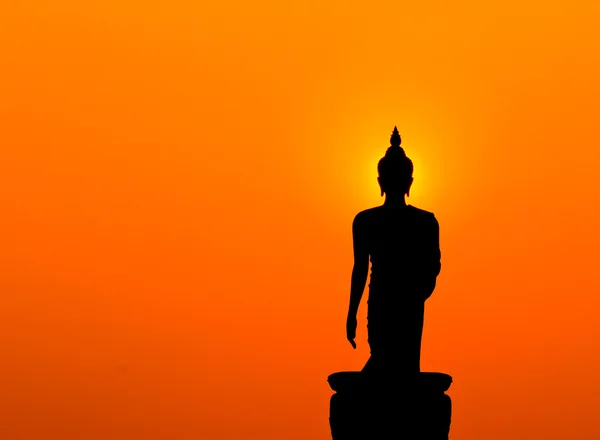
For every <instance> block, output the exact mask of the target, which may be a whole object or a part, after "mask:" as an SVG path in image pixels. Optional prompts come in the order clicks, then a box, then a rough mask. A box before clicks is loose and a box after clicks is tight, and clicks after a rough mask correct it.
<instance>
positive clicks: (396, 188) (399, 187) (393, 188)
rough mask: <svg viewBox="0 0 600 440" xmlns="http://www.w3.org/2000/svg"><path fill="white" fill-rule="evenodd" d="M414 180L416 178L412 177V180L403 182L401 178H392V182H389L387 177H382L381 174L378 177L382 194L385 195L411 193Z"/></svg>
mask: <svg viewBox="0 0 600 440" xmlns="http://www.w3.org/2000/svg"><path fill="white" fill-rule="evenodd" d="M413 181H414V178H413V177H411V178H410V181H409V182H408V184H407V183H406V182H402V181H399V180H395V181H394V180H392V181H390V182H387V181H386V180H385V179H382V178H381V176H380V177H378V178H377V182H378V183H379V188H380V189H381V196H382V197H383V195H384V194H386V193H387V194H394V195H395V194H398V193H400V194H406V195H409V193H410V187H411V186H412V183H413Z"/></svg>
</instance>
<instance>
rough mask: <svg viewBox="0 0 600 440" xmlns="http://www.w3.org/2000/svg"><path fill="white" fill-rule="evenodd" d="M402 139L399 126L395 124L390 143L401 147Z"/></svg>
mask: <svg viewBox="0 0 600 440" xmlns="http://www.w3.org/2000/svg"><path fill="white" fill-rule="evenodd" d="M401 142H402V139H401V138H400V133H398V127H396V126H394V131H393V132H392V137H391V138H390V144H391V146H392V147H399V146H400V143H401Z"/></svg>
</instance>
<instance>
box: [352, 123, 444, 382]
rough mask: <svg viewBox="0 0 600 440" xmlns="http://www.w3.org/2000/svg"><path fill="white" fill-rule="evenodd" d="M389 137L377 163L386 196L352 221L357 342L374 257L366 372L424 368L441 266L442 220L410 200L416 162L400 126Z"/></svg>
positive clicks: (353, 309) (353, 335)
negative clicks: (427, 313)
mask: <svg viewBox="0 0 600 440" xmlns="http://www.w3.org/2000/svg"><path fill="white" fill-rule="evenodd" d="M390 143H391V146H390V147H389V148H388V149H387V152H386V154H385V156H384V157H383V158H382V159H381V160H380V161H379V164H378V171H379V177H378V181H379V185H380V188H381V195H382V196H383V195H385V202H384V204H383V205H382V206H378V207H376V208H371V209H367V210H365V211H362V212H360V213H358V214H357V215H356V217H355V218H354V222H353V225H352V234H353V242H354V268H353V269H352V283H351V289H350V305H349V308H348V319H347V322H346V333H347V337H348V340H349V341H350V343H351V344H352V346H353V347H354V348H356V344H355V342H354V338H355V337H356V325H357V322H356V313H357V311H358V306H359V304H360V301H361V298H362V295H363V291H364V289H365V284H366V282H367V275H368V272H369V257H370V259H371V282H370V284H369V299H368V327H367V328H368V341H369V346H370V349H371V358H370V359H369V362H368V363H367V365H366V366H365V372H373V373H381V370H387V369H394V370H401V371H405V372H419V371H420V353H421V335H422V333H423V313H424V304H425V300H426V299H427V298H429V296H431V294H432V293H433V290H434V289H435V284H436V277H437V276H438V274H439V273H440V269H441V262H440V259H441V252H440V246H439V225H438V222H437V220H436V218H435V215H434V214H433V213H431V212H428V211H425V210H422V209H419V208H416V207H414V206H412V205H407V204H406V202H405V199H404V196H405V195H409V194H410V187H411V185H412V182H413V176H412V174H413V163H412V161H411V160H410V159H409V158H408V157H407V156H406V154H405V153H404V150H403V149H402V147H401V146H400V143H401V138H400V134H399V133H398V129H397V128H396V127H394V132H393V133H392V137H391V139H390Z"/></svg>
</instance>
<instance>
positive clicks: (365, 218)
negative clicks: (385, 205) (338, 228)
mask: <svg viewBox="0 0 600 440" xmlns="http://www.w3.org/2000/svg"><path fill="white" fill-rule="evenodd" d="M379 211H380V207H376V208H369V209H365V210H363V211H360V212H359V213H358V214H356V215H355V216H354V220H353V224H354V225H364V224H365V223H368V222H370V221H371V220H372V219H373V218H374V217H376V216H377V215H378V213H379Z"/></svg>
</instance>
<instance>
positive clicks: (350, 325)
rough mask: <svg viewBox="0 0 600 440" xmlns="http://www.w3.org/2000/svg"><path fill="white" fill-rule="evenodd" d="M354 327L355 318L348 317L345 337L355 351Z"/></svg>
mask: <svg viewBox="0 0 600 440" xmlns="http://www.w3.org/2000/svg"><path fill="white" fill-rule="evenodd" d="M356 326H357V322H356V316H352V315H348V319H347V320H346V337H347V338H348V341H349V342H350V345H352V348H354V349H356V342H354V338H356Z"/></svg>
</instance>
